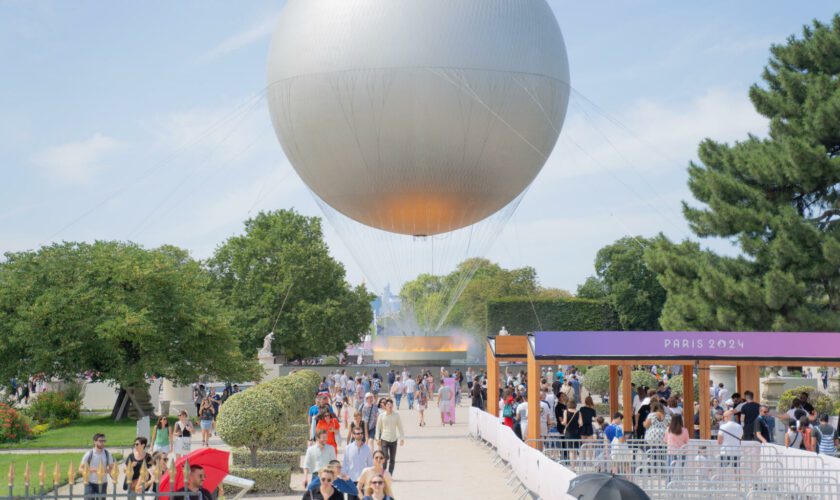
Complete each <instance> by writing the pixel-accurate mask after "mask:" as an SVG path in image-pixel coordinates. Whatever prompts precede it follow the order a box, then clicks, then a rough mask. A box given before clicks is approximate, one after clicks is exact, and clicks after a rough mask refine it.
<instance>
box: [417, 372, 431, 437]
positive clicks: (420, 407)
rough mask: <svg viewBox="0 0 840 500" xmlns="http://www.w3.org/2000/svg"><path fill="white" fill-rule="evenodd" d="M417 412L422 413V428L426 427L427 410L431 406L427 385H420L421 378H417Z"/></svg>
mask: <svg viewBox="0 0 840 500" xmlns="http://www.w3.org/2000/svg"><path fill="white" fill-rule="evenodd" d="M417 381H418V384H417V387H418V389H417V411H418V412H419V413H420V424H419V425H420V427H425V426H426V408H427V407H428V406H429V389H428V387H427V386H426V384H425V383H422V384H421V383H420V382H421V378H420V376H418V377H417Z"/></svg>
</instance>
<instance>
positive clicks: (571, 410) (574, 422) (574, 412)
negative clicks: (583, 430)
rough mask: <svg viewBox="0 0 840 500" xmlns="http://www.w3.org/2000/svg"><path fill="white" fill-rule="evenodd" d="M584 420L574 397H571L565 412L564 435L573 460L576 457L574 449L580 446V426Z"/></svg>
mask: <svg viewBox="0 0 840 500" xmlns="http://www.w3.org/2000/svg"><path fill="white" fill-rule="evenodd" d="M582 420H583V419H582V418H581V416H580V412H579V411H578V408H577V403H576V402H575V400H574V399H570V400H569V407H568V408H566V411H565V412H564V413H563V425H564V426H565V430H564V432H565V433H564V437H565V440H566V448H567V449H568V450H569V458H570V459H571V460H574V459H575V457H576V452H575V451H574V450H576V449H578V448H579V447H580V427H581V423H582Z"/></svg>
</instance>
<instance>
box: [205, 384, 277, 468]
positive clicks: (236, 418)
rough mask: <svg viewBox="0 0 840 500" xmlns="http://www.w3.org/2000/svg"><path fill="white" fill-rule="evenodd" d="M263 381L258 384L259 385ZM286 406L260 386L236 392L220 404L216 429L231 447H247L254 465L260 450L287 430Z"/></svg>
mask: <svg viewBox="0 0 840 500" xmlns="http://www.w3.org/2000/svg"><path fill="white" fill-rule="evenodd" d="M260 385H262V384H259V385H258V386H257V387H259V386H260ZM284 412H285V409H284V408H283V406H282V405H281V404H280V403H279V402H277V401H276V400H275V399H274V398H271V397H267V396H266V394H265V393H264V392H263V391H260V390H258V389H257V388H253V389H248V390H247V391H244V392H240V393H237V394H234V395H233V396H231V397H230V398H228V400H227V401H226V402H225V404H223V405H222V406H221V407H219V415H218V417H216V432H218V433H219V437H221V438H222V439H223V440H224V441H225V443H227V444H229V445H231V446H244V447H246V448H248V449H249V450H250V452H251V465H252V466H256V464H257V449H258V448H260V447H264V446H267V445H269V444H271V443H274V442H276V441H277V440H278V439H279V438H280V437H281V436H282V435H283V433H284V432H285V431H286V426H285V425H284V422H283V421H282V420H283V419H281V418H278V416H281V415H284Z"/></svg>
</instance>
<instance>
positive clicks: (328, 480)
mask: <svg viewBox="0 0 840 500" xmlns="http://www.w3.org/2000/svg"><path fill="white" fill-rule="evenodd" d="M321 482H322V483H331V482H333V480H332V479H331V478H328V477H322V478H321Z"/></svg>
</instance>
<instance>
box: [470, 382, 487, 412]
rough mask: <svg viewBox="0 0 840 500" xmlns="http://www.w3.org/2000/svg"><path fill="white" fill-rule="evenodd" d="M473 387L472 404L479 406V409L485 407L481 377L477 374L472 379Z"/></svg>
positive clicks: (471, 391) (471, 393)
mask: <svg viewBox="0 0 840 500" xmlns="http://www.w3.org/2000/svg"><path fill="white" fill-rule="evenodd" d="M471 385H472V387H471V388H470V395H471V396H472V406H473V408H478V409H479V410H483V409H484V397H483V394H482V392H481V377H478V376H476V377H475V378H474V379H473V381H472V384H471Z"/></svg>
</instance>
